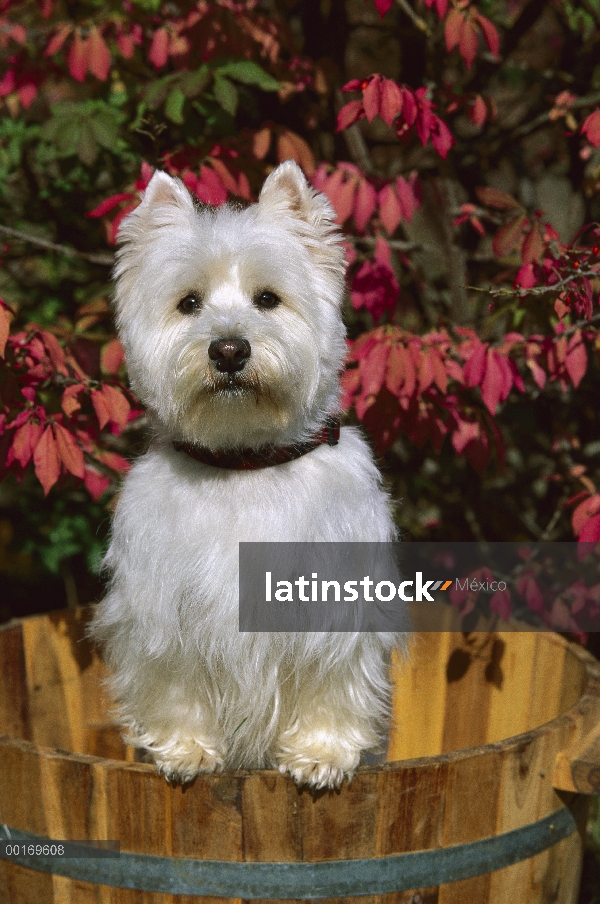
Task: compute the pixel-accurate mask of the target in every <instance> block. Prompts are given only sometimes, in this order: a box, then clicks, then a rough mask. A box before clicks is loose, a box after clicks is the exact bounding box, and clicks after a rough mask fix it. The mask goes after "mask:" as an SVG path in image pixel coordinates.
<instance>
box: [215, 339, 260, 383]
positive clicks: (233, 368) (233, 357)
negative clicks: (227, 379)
mask: <svg viewBox="0 0 600 904" xmlns="http://www.w3.org/2000/svg"><path fill="white" fill-rule="evenodd" d="M250 354H251V348H250V343H249V342H248V340H247V339H238V338H236V337H229V338H227V339H213V341H212V342H211V343H210V345H209V346H208V357H209V358H210V360H211V361H212V362H213V364H214V366H215V367H216V369H217V370H218V371H219V373H222V374H234V373H238V372H239V371H240V370H243V369H244V367H245V366H246V361H247V360H248V358H249V357H250Z"/></svg>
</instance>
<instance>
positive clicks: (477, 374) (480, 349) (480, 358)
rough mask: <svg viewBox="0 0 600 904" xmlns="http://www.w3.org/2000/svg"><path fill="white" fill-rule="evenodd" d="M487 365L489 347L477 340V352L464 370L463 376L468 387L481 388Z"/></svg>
mask: <svg viewBox="0 0 600 904" xmlns="http://www.w3.org/2000/svg"><path fill="white" fill-rule="evenodd" d="M486 365H487V345H486V344H484V343H482V342H479V340H477V342H476V345H475V351H474V352H473V354H472V355H471V357H470V358H469V359H468V361H467V362H466V364H465V366H464V368H463V376H464V379H465V383H466V385H467V386H470V387H473V386H479V384H480V383H481V381H482V380H483V378H484V376H485V369H486Z"/></svg>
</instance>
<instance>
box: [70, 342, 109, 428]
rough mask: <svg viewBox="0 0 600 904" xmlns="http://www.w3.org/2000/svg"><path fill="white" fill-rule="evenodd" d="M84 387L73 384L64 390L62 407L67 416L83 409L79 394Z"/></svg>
mask: <svg viewBox="0 0 600 904" xmlns="http://www.w3.org/2000/svg"><path fill="white" fill-rule="evenodd" d="M115 341H116V340H115ZM83 388H84V387H83V386H82V385H77V384H74V385H72V386H67V388H66V389H65V391H64V392H63V394H62V399H61V402H60V407H61V408H62V410H63V411H64V413H65V414H66V415H67V417H71V415H72V414H74V413H75V412H76V411H79V410H80V409H81V405H80V404H79V401H78V399H77V396H78V395H79V393H80V392H81V391H82V390H83Z"/></svg>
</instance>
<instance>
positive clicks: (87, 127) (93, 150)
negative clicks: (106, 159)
mask: <svg viewBox="0 0 600 904" xmlns="http://www.w3.org/2000/svg"><path fill="white" fill-rule="evenodd" d="M77 156H78V157H79V159H80V160H81V162H82V163H85V165H86V166H92V165H93V164H94V163H95V162H96V157H97V156H98V144H97V142H96V139H95V137H94V130H93V128H92V124H91V122H89V121H87V122H82V123H81V132H80V135H79V141H78V142H77Z"/></svg>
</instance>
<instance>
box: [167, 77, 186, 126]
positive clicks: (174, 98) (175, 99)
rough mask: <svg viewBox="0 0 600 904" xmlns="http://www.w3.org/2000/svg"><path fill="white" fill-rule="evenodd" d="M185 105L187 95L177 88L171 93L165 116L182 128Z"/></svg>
mask: <svg viewBox="0 0 600 904" xmlns="http://www.w3.org/2000/svg"><path fill="white" fill-rule="evenodd" d="M184 103H185V94H184V93H183V91H182V90H181V88H179V87H178V86H176V87H175V88H173V90H172V91H171V92H170V94H169V96H168V97H167V102H166V104H165V116H166V117H167V119H170V120H171V122H174V123H175V124H176V125H178V126H180V125H182V124H183V105H184Z"/></svg>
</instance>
